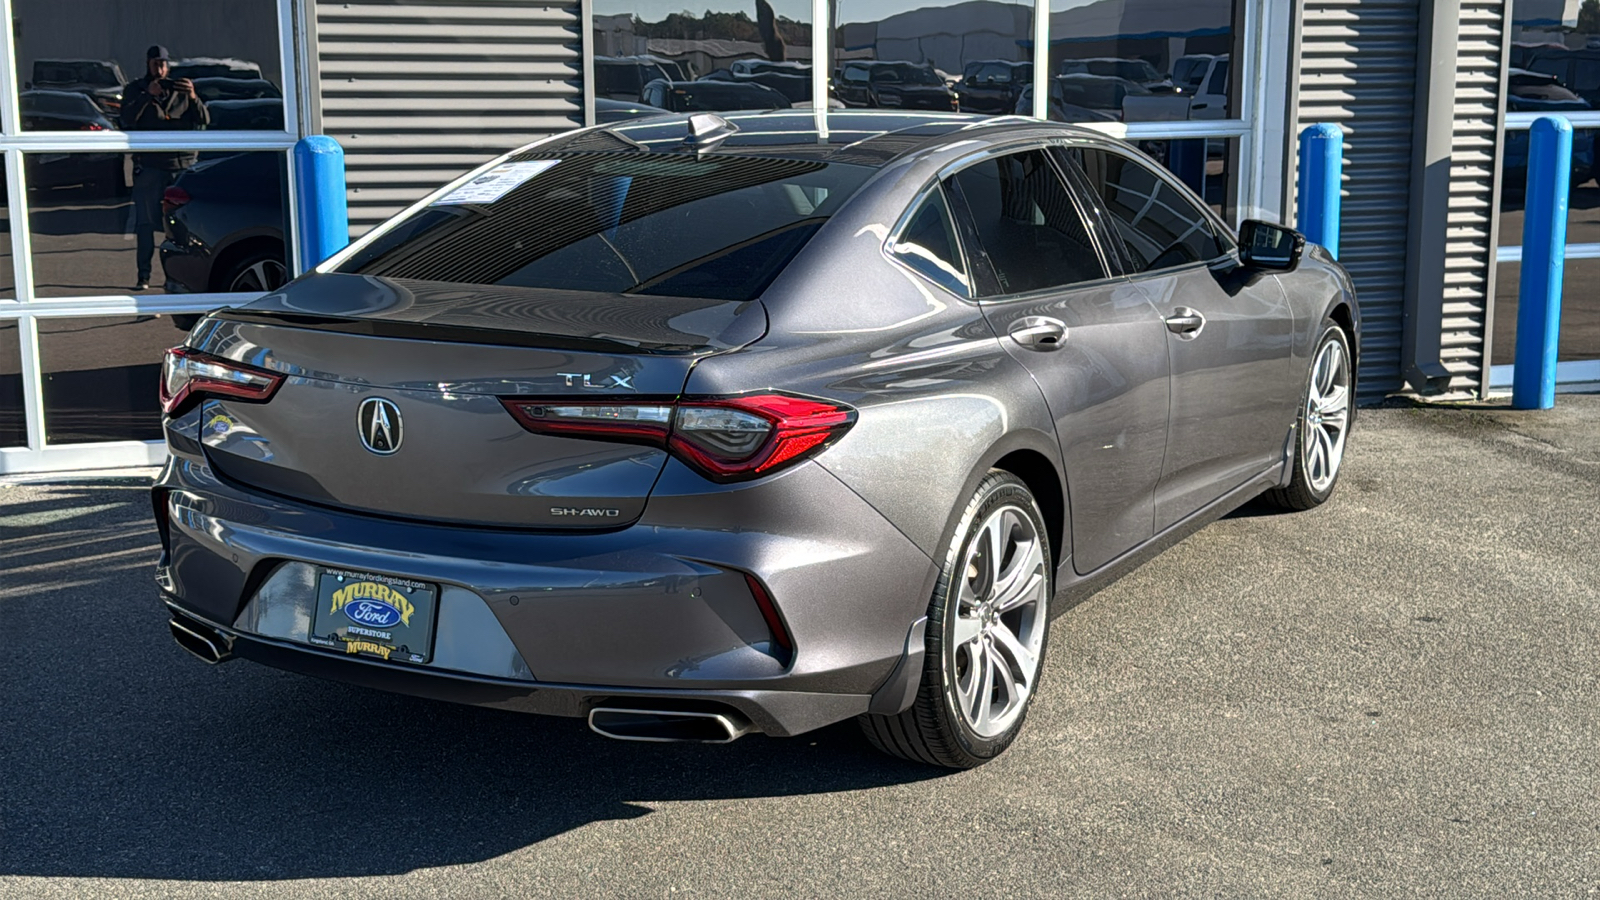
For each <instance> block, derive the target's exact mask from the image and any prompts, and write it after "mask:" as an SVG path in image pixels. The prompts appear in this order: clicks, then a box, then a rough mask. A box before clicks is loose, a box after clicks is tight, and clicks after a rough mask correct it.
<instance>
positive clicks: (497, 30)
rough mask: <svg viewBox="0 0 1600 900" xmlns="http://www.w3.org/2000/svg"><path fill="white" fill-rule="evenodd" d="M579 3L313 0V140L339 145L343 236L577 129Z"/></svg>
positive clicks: (580, 116)
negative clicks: (523, 147) (482, 166)
mask: <svg viewBox="0 0 1600 900" xmlns="http://www.w3.org/2000/svg"><path fill="white" fill-rule="evenodd" d="M580 22H581V15H580V11H579V6H578V4H577V3H571V4H564V3H536V2H526V0H426V2H405V0H358V2H350V3H344V2H324V0H318V2H317V3H316V56H317V68H318V75H319V79H318V80H319V84H318V89H319V95H318V97H319V102H320V109H321V114H322V132H323V133H324V134H328V135H331V136H333V137H334V138H336V139H337V140H338V141H339V143H340V144H342V145H344V148H345V154H346V155H345V159H346V167H347V169H346V171H347V178H348V181H349V199H350V233H351V236H352V237H353V236H355V235H358V234H361V233H362V232H364V231H366V230H367V229H368V228H371V227H372V226H373V225H375V224H377V223H378V222H380V221H382V220H383V219H385V218H388V217H389V216H391V215H393V214H395V213H396V212H399V211H400V210H401V209H404V208H405V207H406V206H408V205H410V204H411V203H413V202H415V201H416V200H417V199H418V198H419V197H421V196H422V195H423V194H425V193H427V192H428V191H429V190H430V189H432V188H435V187H438V186H439V185H441V184H443V183H444V182H446V181H448V180H450V179H451V178H454V177H455V176H457V175H460V174H461V173H462V172H464V171H466V170H467V169H470V168H472V167H473V166H475V165H477V164H479V163H481V162H483V161H484V160H486V159H489V158H491V157H493V156H496V155H498V154H500V153H503V152H505V151H506V150H509V149H512V148H514V147H516V146H518V145H520V144H524V143H527V142H528V141H531V140H535V139H537V138H539V137H543V136H545V135H548V134H551V133H553V132H557V131H564V130H566V129H568V128H572V127H573V126H574V125H578V124H581V123H582V119H583V99H582V92H581V83H582V82H581V77H582V72H581V69H582V59H583V53H582V36H581V28H580V25H579V23H580Z"/></svg>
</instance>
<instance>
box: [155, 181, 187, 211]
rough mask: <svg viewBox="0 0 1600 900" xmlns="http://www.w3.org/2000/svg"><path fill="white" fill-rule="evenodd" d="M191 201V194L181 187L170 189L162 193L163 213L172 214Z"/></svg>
mask: <svg viewBox="0 0 1600 900" xmlns="http://www.w3.org/2000/svg"><path fill="white" fill-rule="evenodd" d="M189 200H190V197H189V192H188V191H186V190H184V189H183V188H181V187H169V188H167V189H166V190H165V191H162V192H161V211H162V212H163V213H170V212H172V211H173V210H175V209H177V208H178V207H180V206H183V205H184V204H185V203H188V202H189Z"/></svg>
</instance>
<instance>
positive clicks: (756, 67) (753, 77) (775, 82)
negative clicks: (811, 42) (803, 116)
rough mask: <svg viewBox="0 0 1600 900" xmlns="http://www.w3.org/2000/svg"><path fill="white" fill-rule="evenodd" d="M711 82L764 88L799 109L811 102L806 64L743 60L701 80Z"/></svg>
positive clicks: (809, 73) (704, 76) (808, 70)
mask: <svg viewBox="0 0 1600 900" xmlns="http://www.w3.org/2000/svg"><path fill="white" fill-rule="evenodd" d="M708 79H709V80H711V81H731V82H736V83H741V84H744V83H751V84H760V85H765V86H766V87H769V88H772V89H773V90H775V91H777V92H778V93H780V94H782V95H783V96H784V97H785V98H786V99H787V100H788V101H789V102H790V103H791V104H794V105H796V106H800V105H807V106H809V105H810V103H811V67H810V66H808V65H805V64H804V63H796V62H771V61H769V60H765V59H740V60H735V61H734V62H733V63H731V64H730V65H729V66H728V68H726V69H718V70H716V71H715V72H710V73H708V74H706V75H702V76H700V80H702V81H704V80H708Z"/></svg>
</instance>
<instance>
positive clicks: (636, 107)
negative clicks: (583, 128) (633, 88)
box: [594, 97, 666, 125]
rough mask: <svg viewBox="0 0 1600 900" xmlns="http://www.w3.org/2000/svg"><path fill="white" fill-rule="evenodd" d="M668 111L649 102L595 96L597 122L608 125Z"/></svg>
mask: <svg viewBox="0 0 1600 900" xmlns="http://www.w3.org/2000/svg"><path fill="white" fill-rule="evenodd" d="M664 113H666V110H664V109H657V108H656V107H654V106H651V105H650V104H648V103H639V102H638V101H633V102H629V101H627V100H612V99H609V98H607V97H596V98H594V119H595V121H596V122H598V123H600V124H602V125H607V124H610V123H612V122H631V121H633V120H634V119H642V118H644V117H645V116H659V115H662V114H664Z"/></svg>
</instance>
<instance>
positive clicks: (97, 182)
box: [18, 91, 124, 193]
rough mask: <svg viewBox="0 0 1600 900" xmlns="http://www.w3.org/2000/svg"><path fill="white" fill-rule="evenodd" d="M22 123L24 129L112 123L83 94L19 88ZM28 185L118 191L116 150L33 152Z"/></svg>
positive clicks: (99, 127)
mask: <svg viewBox="0 0 1600 900" xmlns="http://www.w3.org/2000/svg"><path fill="white" fill-rule="evenodd" d="M18 101H19V107H20V111H21V113H22V127H23V129H24V130H27V131H113V130H115V129H116V126H115V125H113V124H112V123H111V120H110V119H108V118H106V115H105V113H104V112H102V111H101V110H100V107H98V106H96V105H95V102H94V101H93V100H91V99H89V97H88V95H87V94H80V93H78V92H76V91H23V92H22V94H21V95H20V96H19V97H18ZM29 159H30V160H31V161H32V163H33V164H32V165H31V166H29V167H28V187H30V188H64V187H75V186H79V185H82V186H84V187H89V188H95V187H98V188H101V189H102V190H109V191H111V192H114V193H121V191H122V188H123V183H124V179H123V177H122V154H120V153H33V154H29Z"/></svg>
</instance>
